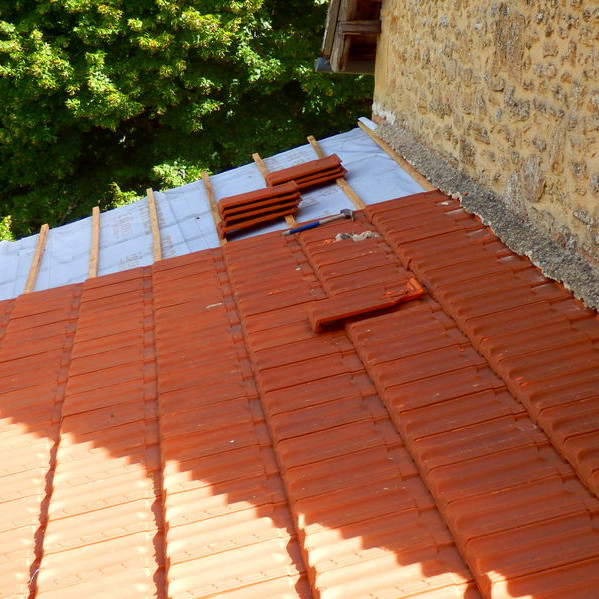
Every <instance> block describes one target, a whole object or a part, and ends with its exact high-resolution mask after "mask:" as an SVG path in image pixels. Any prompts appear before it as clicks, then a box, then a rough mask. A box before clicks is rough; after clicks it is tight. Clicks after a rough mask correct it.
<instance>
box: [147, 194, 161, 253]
mask: <svg viewBox="0 0 599 599" xmlns="http://www.w3.org/2000/svg"><path fill="white" fill-rule="evenodd" d="M146 193H147V194H148V210H149V212H150V227H151V229H152V242H153V254H154V262H159V261H160V260H162V241H161V239H160V227H159V226H158V212H157V211H156V199H155V198H154V191H153V190H152V188H150V187H149V188H148V189H146Z"/></svg>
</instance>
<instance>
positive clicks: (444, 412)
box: [0, 192, 599, 599]
mask: <svg viewBox="0 0 599 599" xmlns="http://www.w3.org/2000/svg"><path fill="white" fill-rule="evenodd" d="M365 231H372V232H374V233H376V234H377V235H369V236H364V237H360V239H362V238H363V240H362V241H352V238H351V237H350V238H349V239H345V240H342V241H335V236H336V235H337V234H338V233H356V234H360V233H364V232H365ZM265 257H266V258H265ZM389 294H390V295H389ZM360 297H361V298H362V300H363V304H362V305H360V301H359V299H357V298H360ZM385 297H387V298H389V297H391V298H394V299H397V298H399V297H403V298H404V299H405V300H406V301H403V302H390V303H389V304H385V303H384V298H385ZM344 298H346V299H347V300H348V302H347V304H346V306H349V305H350V304H351V309H350V310H347V312H345V313H344V312H343V310H344V302H343V300H344ZM350 299H351V302H350V301H349V300H350ZM352 302H353V303H352ZM380 302H382V303H380ZM319 306H320V307H319ZM323 307H324V308H323ZM319 314H320V315H321V316H322V315H323V314H324V315H325V316H328V317H329V318H330V320H327V321H326V322H324V325H330V324H331V323H333V324H334V325H335V326H322V327H319V326H316V327H315V328H316V329H317V330H318V331H319V332H315V331H314V330H313V325H314V322H317V321H318V319H317V318H316V317H318V315H319ZM310 315H312V318H313V322H312V323H311V322H310ZM315 318H316V320H314V319H315ZM598 343H599V321H598V319H597V315H596V313H595V312H593V311H590V310H586V309H585V308H584V307H583V306H582V305H581V304H580V303H579V302H578V301H576V300H575V299H573V298H572V296H571V295H570V294H569V293H568V292H567V291H565V290H564V289H563V288H562V287H561V286H560V285H559V284H557V283H555V282H552V281H550V280H548V279H546V278H545V277H543V275H542V274H541V273H540V272H539V271H538V270H537V269H536V268H535V267H534V266H532V265H531V264H530V262H529V261H528V260H527V259H525V258H522V257H519V256H517V255H514V254H513V253H512V252H510V251H509V250H508V249H507V248H505V246H503V244H502V243H501V242H500V241H499V240H498V239H497V238H496V237H495V236H494V235H493V234H492V233H491V232H490V231H489V230H488V229H487V228H486V227H484V226H483V225H482V224H481V223H480V221H479V220H478V219H477V218H475V217H474V216H471V215H468V214H466V213H465V212H464V211H463V210H462V209H461V208H460V206H459V204H458V203H457V202H455V201H454V200H451V199H450V198H447V197H446V196H443V195H442V194H440V193H438V192H432V193H426V194H419V195H417V196H412V197H408V198H402V199H399V200H393V201H390V202H386V203H382V204H378V205H376V206H371V207H368V208H367V209H366V210H365V211H364V212H362V213H359V214H358V218H357V220H356V221H355V222H353V223H350V222H349V221H337V222H336V223H330V224H329V225H326V226H322V227H319V228H316V229H313V230H311V231H306V232H304V233H301V234H300V235H299V236H294V237H283V236H281V235H280V233H278V234H268V235H263V236H258V237H253V238H251V239H247V240H243V241H236V242H234V243H229V244H227V245H226V246H224V247H223V248H222V249H215V250H209V251H204V252H200V253H196V254H190V255H188V256H184V257H178V258H173V259H169V260H165V261H162V262H159V263H157V264H155V265H154V266H152V267H147V268H139V269H135V270H130V271H126V272H122V273H119V274H116V275H109V276H106V277H101V278H98V279H92V280H89V281H87V282H86V283H84V284H81V285H75V286H69V287H63V288H59V289H53V290H49V291H43V292H39V293H33V294H29V295H23V296H20V297H18V298H17V299H16V300H11V301H7V302H2V303H0V410H1V420H0V477H1V487H0V488H1V489H2V492H1V494H0V589H1V592H2V596H3V597H11V598H12V597H28V596H29V597H31V598H32V599H33V598H36V597H39V598H40V599H50V598H52V599H54V598H60V599H69V598H70V597H73V598H74V597H77V598H80V597H82V596H85V597H111V598H120V597H122V598H127V599H132V598H140V599H141V598H143V599H147V598H149V597H172V598H177V599H182V598H191V597H196V598H200V597H202V598H208V597H226V598H234V597H243V598H244V599H251V598H253V597H256V598H261V599H262V598H264V597H277V598H298V597H301V598H306V599H307V598H311V597H312V598H316V597H322V598H325V599H326V598H333V597H343V598H348V599H351V598H354V597H355V598H359V599H363V598H365V597H380V598H402V597H406V598H407V597H410V598H414V597H422V598H424V597H426V598H427V599H433V598H434V599H450V598H451V599H455V598H458V597H460V598H467V599H474V598H478V597H488V598H493V599H498V598H505V597H534V598H535V599H549V598H560V599H561V598H578V597H580V598H583V597H584V598H589V597H593V596H595V595H596V589H597V588H598V586H599V527H598V514H599V501H598V499H597V493H598V492H599V451H598V449H597V448H598V447H599V443H598V439H599V391H598V388H599V384H598V383H599V347H598Z"/></svg>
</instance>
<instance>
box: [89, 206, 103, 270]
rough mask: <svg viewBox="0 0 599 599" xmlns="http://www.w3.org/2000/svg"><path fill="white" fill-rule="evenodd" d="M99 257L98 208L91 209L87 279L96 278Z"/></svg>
mask: <svg viewBox="0 0 599 599" xmlns="http://www.w3.org/2000/svg"><path fill="white" fill-rule="evenodd" d="M99 256H100V208H99V207H98V206H94V207H93V208H92V239H91V250H90V256H89V271H88V275H87V278H88V279H93V278H95V277H97V276H98V260H99Z"/></svg>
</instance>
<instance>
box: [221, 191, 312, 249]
mask: <svg viewBox="0 0 599 599" xmlns="http://www.w3.org/2000/svg"><path fill="white" fill-rule="evenodd" d="M300 201H301V196H300V189H299V186H298V185H297V184H296V183H295V182H294V181H289V182H287V183H285V184H282V185H277V186H276V187H266V188H264V189H258V190H256V191H250V192H247V193H241V194H238V195H234V196H229V197H226V198H223V199H222V200H219V202H218V213H219V215H220V217H221V221H220V223H219V224H218V233H219V235H220V237H221V238H224V237H226V236H227V235H231V234H233V233H237V232H238V231H243V230H245V229H251V228H252V227H256V226H259V225H261V224H264V223H267V222H270V221H273V220H278V219H280V218H284V217H285V216H293V215H294V214H296V212H297V209H298V206H299V203H300Z"/></svg>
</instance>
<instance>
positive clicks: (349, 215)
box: [339, 208, 354, 220]
mask: <svg viewBox="0 0 599 599" xmlns="http://www.w3.org/2000/svg"><path fill="white" fill-rule="evenodd" d="M339 214H342V215H343V217H344V218H351V219H352V220H354V211H353V210H350V209H349V208H343V210H341V211H340V212H339Z"/></svg>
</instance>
